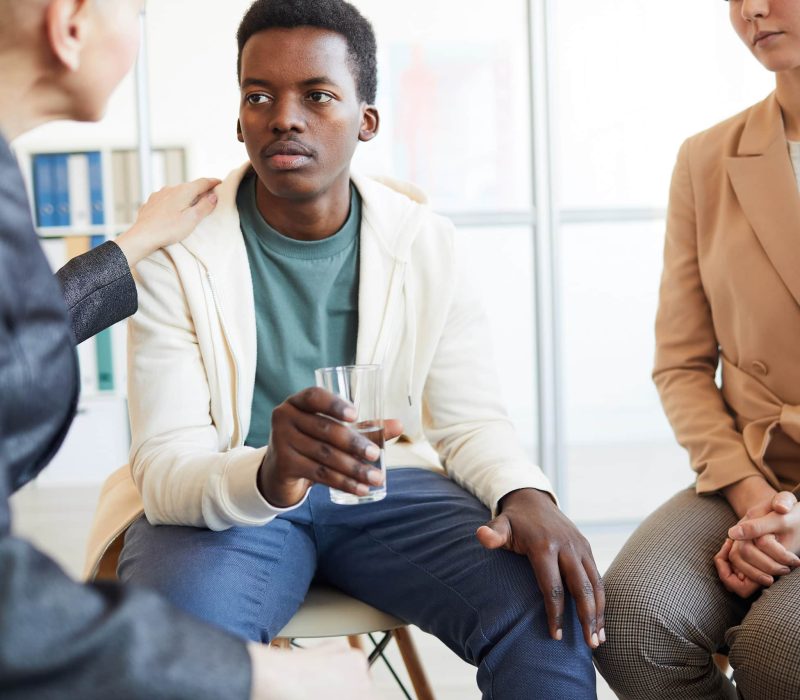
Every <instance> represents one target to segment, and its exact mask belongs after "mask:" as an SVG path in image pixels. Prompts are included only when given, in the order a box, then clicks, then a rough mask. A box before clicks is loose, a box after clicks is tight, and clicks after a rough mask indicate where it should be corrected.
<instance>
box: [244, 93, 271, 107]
mask: <svg viewBox="0 0 800 700" xmlns="http://www.w3.org/2000/svg"><path fill="white" fill-rule="evenodd" d="M246 99H247V102H248V103H249V104H251V105H260V104H264V103H265V102H267V100H269V98H268V97H267V96H266V95H263V94H261V93H254V94H253V95H248V96H247V98H246Z"/></svg>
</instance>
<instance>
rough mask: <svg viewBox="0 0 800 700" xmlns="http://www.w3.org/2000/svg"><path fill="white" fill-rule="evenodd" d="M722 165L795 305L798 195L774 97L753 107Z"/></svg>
mask: <svg viewBox="0 0 800 700" xmlns="http://www.w3.org/2000/svg"><path fill="white" fill-rule="evenodd" d="M725 160H726V167H727V170H728V176H729V177H730V181H731V184H732V185H733V189H734V191H735V192H736V198H737V199H738V200H739V204H740V205H741V207H742V210H743V211H744V214H745V216H746V217H747V220H748V221H749V222H750V225H751V226H752V228H753V230H754V231H755V234H756V236H757V237H758V240H759V241H760V242H761V245H762V246H763V248H764V250H765V252H766V254H767V257H768V258H769V259H770V262H771V263H772V265H773V267H774V268H775V270H776V271H777V272H778V275H779V276H780V278H781V279H782V280H783V283H784V284H785V285H786V287H787V289H788V290H789V292H790V293H791V294H792V296H793V297H794V299H795V301H796V302H797V303H798V304H800V195H798V190H797V183H796V180H795V176H794V170H793V169H792V164H791V160H790V158H789V152H788V146H787V144H786V137H785V135H784V130H783V118H782V116H781V110H780V105H779V104H778V101H777V99H776V97H775V95H771V96H770V97H769V98H767V99H766V100H765V101H764V102H762V103H761V104H759V105H757V106H756V107H754V108H753V110H752V112H751V114H750V116H749V117H748V120H747V123H746V124H745V128H744V131H743V132H742V137H741V139H740V141H739V149H738V154H737V155H736V156H731V157H728V158H726V159H725Z"/></svg>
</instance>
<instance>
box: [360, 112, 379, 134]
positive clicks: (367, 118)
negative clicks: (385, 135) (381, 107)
mask: <svg viewBox="0 0 800 700" xmlns="http://www.w3.org/2000/svg"><path fill="white" fill-rule="evenodd" d="M380 124H381V117H380V114H378V108H377V107H373V106H371V105H370V106H367V107H365V108H364V114H362V115H361V128H360V129H359V131H358V140H359V141H372V139H374V138H375V137H376V136H377V134H378V128H379V127H380Z"/></svg>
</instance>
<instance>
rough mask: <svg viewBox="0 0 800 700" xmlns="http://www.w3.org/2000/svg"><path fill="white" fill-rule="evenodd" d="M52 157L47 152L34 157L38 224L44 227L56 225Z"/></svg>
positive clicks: (34, 191) (34, 198) (34, 199)
mask: <svg viewBox="0 0 800 700" xmlns="http://www.w3.org/2000/svg"><path fill="white" fill-rule="evenodd" d="M52 158H53V157H52V156H51V155H49V154H46V153H40V154H38V155H35V156H34V157H33V201H34V205H35V209H36V224H37V226H42V227H45V226H55V225H56V204H55V190H54V183H53V174H54V173H53V164H52Z"/></svg>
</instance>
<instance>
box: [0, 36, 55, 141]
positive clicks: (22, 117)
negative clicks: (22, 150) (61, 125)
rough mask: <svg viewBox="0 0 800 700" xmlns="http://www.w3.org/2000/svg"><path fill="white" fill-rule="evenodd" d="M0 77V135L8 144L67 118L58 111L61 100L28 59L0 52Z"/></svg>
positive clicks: (10, 52) (12, 53) (31, 60)
mask: <svg viewBox="0 0 800 700" xmlns="http://www.w3.org/2000/svg"><path fill="white" fill-rule="evenodd" d="M0 75H2V76H3V79H2V80H0V132H2V134H3V136H4V137H5V138H6V139H7V140H8V141H13V140H14V139H15V138H17V137H18V136H21V135H22V134H24V133H25V132H26V131H30V130H31V129H33V128H35V127H37V126H40V125H41V124H44V123H46V122H50V121H53V120H55V119H65V118H67V117H68V116H69V115H68V114H67V113H66V111H65V110H63V109H60V108H59V105H62V104H63V96H61V95H58V94H55V92H54V91H53V89H52V87H51V86H50V85H48V81H47V79H46V77H45V76H43V75H42V74H41V73H40V72H39V71H38V70H37V69H36V68H35V65H34V64H33V59H32V58H31V57H30V56H27V55H23V54H21V53H20V52H12V51H9V52H0Z"/></svg>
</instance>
